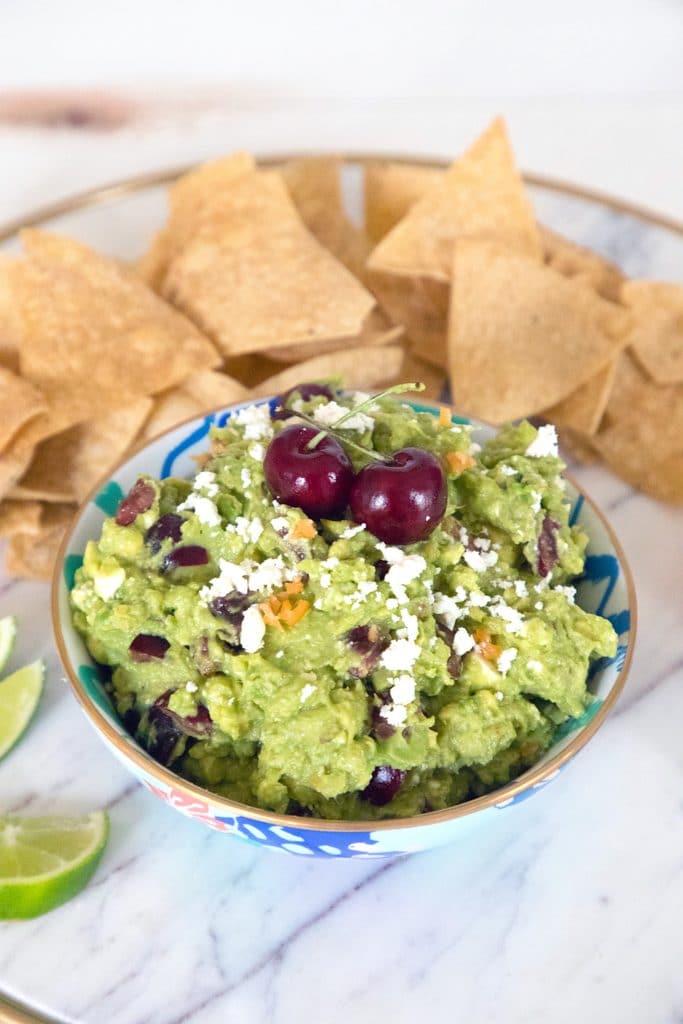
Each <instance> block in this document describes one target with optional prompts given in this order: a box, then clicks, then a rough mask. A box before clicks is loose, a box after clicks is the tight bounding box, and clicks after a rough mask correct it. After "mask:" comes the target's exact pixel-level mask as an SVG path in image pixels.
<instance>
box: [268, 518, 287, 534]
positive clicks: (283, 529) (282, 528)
mask: <svg viewBox="0 0 683 1024" xmlns="http://www.w3.org/2000/svg"><path fill="white" fill-rule="evenodd" d="M270 525H271V526H272V527H273V529H274V530H275V532H276V533H280V534H283V535H284V534H285V533H287V532H288V531H289V519H287V517H286V516H275V518H274V519H271V521H270Z"/></svg>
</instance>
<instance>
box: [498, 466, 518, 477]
mask: <svg viewBox="0 0 683 1024" xmlns="http://www.w3.org/2000/svg"><path fill="white" fill-rule="evenodd" d="M498 468H499V469H500V471H501V473H502V474H503V476H517V470H516V469H515V468H514V467H513V466H507V465H505V464H503V465H502V466H499V467H498Z"/></svg>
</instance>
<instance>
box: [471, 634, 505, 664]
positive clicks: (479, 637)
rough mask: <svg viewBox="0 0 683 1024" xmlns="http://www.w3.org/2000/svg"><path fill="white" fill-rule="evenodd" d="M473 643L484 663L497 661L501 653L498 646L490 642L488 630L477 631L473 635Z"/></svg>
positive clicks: (501, 649) (500, 648)
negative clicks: (484, 660)
mask: <svg viewBox="0 0 683 1024" xmlns="http://www.w3.org/2000/svg"><path fill="white" fill-rule="evenodd" d="M474 642H475V644H476V645H477V651H478V652H479V654H481V656H482V658H485V659H486V661H498V659H499V658H500V656H501V654H502V653H503V648H502V647H501V646H500V644H494V643H493V641H492V640H491V634H490V633H489V631H488V629H481V628H480V629H478V630H477V631H476V632H475V634H474Z"/></svg>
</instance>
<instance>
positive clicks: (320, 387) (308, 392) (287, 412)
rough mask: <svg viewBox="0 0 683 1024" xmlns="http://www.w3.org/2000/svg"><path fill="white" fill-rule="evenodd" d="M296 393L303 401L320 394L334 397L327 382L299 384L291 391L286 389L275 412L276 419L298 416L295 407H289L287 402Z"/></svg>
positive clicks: (329, 397) (330, 398) (330, 397)
mask: <svg viewBox="0 0 683 1024" xmlns="http://www.w3.org/2000/svg"><path fill="white" fill-rule="evenodd" d="M295 394H298V396H299V398H300V399H301V401H302V402H308V401H310V399H311V398H316V397H317V396H318V395H324V396H325V398H328V399H329V400H330V401H332V399H333V398H334V395H333V394H332V391H331V390H330V388H328V387H327V386H326V385H325V384H315V383H314V382H311V383H306V384H297V385H296V387H293V388H290V389H289V391H285V392H284V393H283V394H282V395H280V397H279V398H278V401H277V406H276V411H275V413H273V419H274V420H286V419H289V417H290V416H296V413H295V411H294V410H293V409H289V408H288V406H287V403H288V402H289V400H290V398H292V397H293V396H294V395H295Z"/></svg>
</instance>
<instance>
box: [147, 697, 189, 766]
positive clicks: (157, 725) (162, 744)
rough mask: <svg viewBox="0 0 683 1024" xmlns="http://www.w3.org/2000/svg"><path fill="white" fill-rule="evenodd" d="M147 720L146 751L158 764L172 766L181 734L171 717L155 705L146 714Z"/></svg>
mask: <svg viewBox="0 0 683 1024" xmlns="http://www.w3.org/2000/svg"><path fill="white" fill-rule="evenodd" d="M160 699H161V698H160ZM147 718H148V721H149V734H148V736H147V742H146V746H147V750H148V751H149V753H150V754H151V755H152V757H153V758H154V760H155V761H159V763H160V764H165V765H169V764H172V763H173V761H175V759H176V757H177V756H178V753H179V751H178V743H179V741H180V740H181V739H182V738H183V733H182V732H181V730H180V729H179V728H178V725H177V723H176V722H175V721H174V719H173V717H172V716H171V715H169V714H167V712H166V711H165V709H164V708H163V707H157V706H156V704H153V705H152V707H151V708H150V709H149V711H148V712H147Z"/></svg>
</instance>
